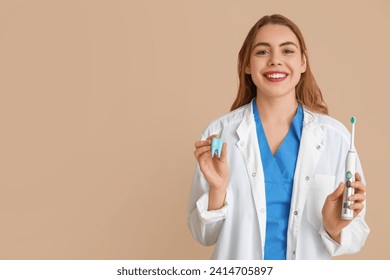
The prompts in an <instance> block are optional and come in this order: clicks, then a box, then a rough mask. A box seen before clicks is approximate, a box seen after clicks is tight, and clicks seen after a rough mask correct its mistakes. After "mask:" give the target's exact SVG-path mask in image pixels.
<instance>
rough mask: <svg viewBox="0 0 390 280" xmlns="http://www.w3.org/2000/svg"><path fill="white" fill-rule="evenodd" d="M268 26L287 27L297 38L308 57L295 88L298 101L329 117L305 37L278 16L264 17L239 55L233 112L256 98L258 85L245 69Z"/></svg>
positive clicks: (250, 34) (295, 27)
mask: <svg viewBox="0 0 390 280" xmlns="http://www.w3.org/2000/svg"><path fill="white" fill-rule="evenodd" d="M266 24H279V25H284V26H287V27H288V28H290V29H291V31H292V32H294V34H295V35H296V36H297V38H298V41H299V46H300V49H301V55H302V56H305V57H306V71H305V72H304V73H302V75H301V79H300V80H299V82H298V84H297V85H296V87H295V95H296V99H297V100H298V101H299V102H300V103H301V104H303V105H304V106H305V107H307V108H308V109H310V110H312V111H313V112H317V113H322V114H326V115H327V114H328V107H327V106H326V104H325V101H324V99H323V97H322V93H321V90H320V88H319V86H318V85H317V82H316V80H315V79H314V76H313V73H312V72H311V69H310V64H309V59H308V56H307V49H306V44H305V40H304V39H303V35H302V33H301V31H300V30H299V28H298V26H297V25H296V24H295V23H293V22H292V21H291V20H289V19H288V18H286V17H284V16H282V15H278V14H274V15H269V16H264V17H262V18H261V19H260V20H259V21H258V22H256V24H255V25H254V26H253V27H252V28H251V30H250V31H249V33H248V35H247V36H246V38H245V41H244V43H243V45H242V47H241V50H240V52H239V54H238V65H237V70H238V77H239V87H238V93H237V97H236V99H235V100H234V102H233V104H232V106H231V110H232V111H233V110H234V109H237V108H238V107H240V106H242V105H245V104H247V103H249V102H250V101H251V100H252V99H253V98H254V97H256V93H257V90H256V85H255V84H254V83H253V81H252V77H251V75H250V74H246V73H245V68H246V67H247V66H248V65H249V61H250V56H251V52H252V46H253V44H254V40H255V37H256V34H257V31H258V30H259V29H260V28H261V27H262V26H264V25H266Z"/></svg>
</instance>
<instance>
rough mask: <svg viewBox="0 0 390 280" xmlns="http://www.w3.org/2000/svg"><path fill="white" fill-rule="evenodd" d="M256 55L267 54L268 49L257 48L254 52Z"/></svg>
mask: <svg viewBox="0 0 390 280" xmlns="http://www.w3.org/2000/svg"><path fill="white" fill-rule="evenodd" d="M256 54H257V55H267V54H269V51H268V50H258V51H257V52H256Z"/></svg>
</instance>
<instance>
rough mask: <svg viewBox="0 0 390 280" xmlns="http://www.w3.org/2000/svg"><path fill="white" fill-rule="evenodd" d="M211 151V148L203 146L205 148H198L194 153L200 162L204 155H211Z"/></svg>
mask: <svg viewBox="0 0 390 280" xmlns="http://www.w3.org/2000/svg"><path fill="white" fill-rule="evenodd" d="M210 151H211V147H210V146H203V147H200V148H197V149H196V150H195V151H194V155H195V157H196V159H197V160H198V161H199V159H200V157H202V155H205V154H209V155H210Z"/></svg>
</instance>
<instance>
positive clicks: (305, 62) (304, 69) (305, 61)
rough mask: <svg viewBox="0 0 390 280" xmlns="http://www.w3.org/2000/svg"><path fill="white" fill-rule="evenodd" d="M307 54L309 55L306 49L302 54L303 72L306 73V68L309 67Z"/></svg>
mask: <svg viewBox="0 0 390 280" xmlns="http://www.w3.org/2000/svg"><path fill="white" fill-rule="evenodd" d="M306 56H307V52H306V51H304V52H303V54H302V62H301V73H305V72H306V68H307V59H306Z"/></svg>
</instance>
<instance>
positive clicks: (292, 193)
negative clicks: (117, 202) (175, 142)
mask: <svg viewBox="0 0 390 280" xmlns="http://www.w3.org/2000/svg"><path fill="white" fill-rule="evenodd" d="M238 75H239V79H240V85H239V90H238V94H237V97H236V100H235V101H234V103H233V105H232V108H231V109H232V112H230V113H229V114H227V115H225V116H222V117H220V118H218V119H216V120H214V121H213V122H211V123H210V125H209V126H208V127H207V128H206V129H205V130H204V132H203V135H202V139H201V140H199V141H196V142H195V151H194V154H195V157H196V159H197V162H198V165H197V167H196V170H195V176H194V180H193V184H192V192H191V195H190V200H189V207H188V225H189V228H190V230H191V232H192V234H193V236H194V237H195V239H197V240H198V241H199V242H200V243H202V244H204V245H213V244H216V247H215V251H214V255H213V258H215V259H330V258H331V257H332V256H335V255H340V254H347V253H355V252H358V251H359V250H360V249H361V248H362V247H363V245H364V243H365V240H366V238H367V236H368V234H369V231H370V230H369V228H368V226H367V224H366V223H365V221H364V215H365V199H366V197H365V192H366V187H365V180H364V178H363V171H362V168H361V164H360V162H359V161H358V162H357V166H356V171H357V172H356V174H355V175H356V181H355V182H354V183H352V185H351V187H353V188H354V190H355V194H354V195H352V196H350V197H349V200H350V201H352V202H353V204H352V205H351V206H350V209H351V210H353V212H354V219H353V220H352V221H344V220H341V215H340V214H341V207H342V196H343V192H344V188H345V184H344V183H339V182H343V181H344V179H345V178H344V165H345V158H346V156H347V153H348V148H349V144H350V143H349V140H348V139H350V138H349V133H348V131H347V129H346V128H345V127H344V126H343V125H342V124H340V123H339V122H338V121H337V120H335V119H333V118H331V117H329V116H328V115H327V112H328V111H327V106H326V105H325V103H324V100H323V98H322V94H321V91H320V89H319V87H318V85H317V83H316V82H315V79H314V76H313V74H312V72H311V70H310V66H309V60H308V56H307V50H306V46H305V43H304V39H303V36H302V34H301V32H300V31H299V28H298V27H297V26H296V25H295V24H294V23H293V22H291V21H290V20H289V19H287V18H286V17H284V16H281V15H272V16H265V17H263V18H262V19H260V20H259V21H258V22H257V23H256V24H255V25H254V26H253V28H252V29H251V30H250V32H249V34H248V36H247V37H246V39H245V41H244V44H243V46H242V48H241V50H240V53H239V57H238ZM216 137H219V138H222V139H223V141H224V144H223V147H222V152H221V156H220V157H219V156H218V157H213V154H212V153H211V148H210V145H211V142H212V139H214V138H216Z"/></svg>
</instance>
